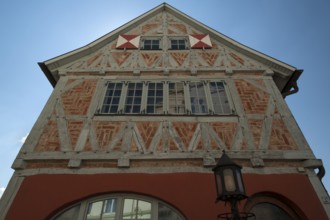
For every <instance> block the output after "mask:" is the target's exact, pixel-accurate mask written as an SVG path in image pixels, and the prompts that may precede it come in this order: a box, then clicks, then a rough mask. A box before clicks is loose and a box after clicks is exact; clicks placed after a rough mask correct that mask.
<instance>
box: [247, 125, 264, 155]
mask: <svg viewBox="0 0 330 220" xmlns="http://www.w3.org/2000/svg"><path fill="white" fill-rule="evenodd" d="M248 123H249V127H250V130H251V133H252V135H253V139H254V145H255V146H256V149H258V147H259V143H260V138H261V132H262V130H261V128H262V124H263V121H262V120H249V122H248Z"/></svg>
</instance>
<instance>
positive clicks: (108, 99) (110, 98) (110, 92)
mask: <svg viewBox="0 0 330 220" xmlns="http://www.w3.org/2000/svg"><path fill="white" fill-rule="evenodd" d="M121 88H122V83H108V87H107V91H106V93H105V97H104V101H103V106H102V109H101V113H105V114H106V113H117V111H118V103H119V99H120V96H121Z"/></svg>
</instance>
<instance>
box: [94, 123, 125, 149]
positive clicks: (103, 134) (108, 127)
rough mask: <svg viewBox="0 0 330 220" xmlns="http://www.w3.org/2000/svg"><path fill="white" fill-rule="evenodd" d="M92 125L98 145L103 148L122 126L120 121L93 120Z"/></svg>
mask: <svg viewBox="0 0 330 220" xmlns="http://www.w3.org/2000/svg"><path fill="white" fill-rule="evenodd" d="M94 127H95V131H96V138H97V142H98V144H99V147H100V149H102V150H105V148H106V147H107V146H108V145H109V144H110V142H111V140H112V139H113V138H114V137H115V135H116V134H117V133H118V131H119V130H120V128H121V127H122V122H111V121H95V122H94Z"/></svg>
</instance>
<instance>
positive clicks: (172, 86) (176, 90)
mask: <svg viewBox="0 0 330 220" xmlns="http://www.w3.org/2000/svg"><path fill="white" fill-rule="evenodd" d="M168 93H169V96H168V105H169V114H184V113H185V112H186V106H185V101H184V87H183V82H174V83H169V88H168Z"/></svg>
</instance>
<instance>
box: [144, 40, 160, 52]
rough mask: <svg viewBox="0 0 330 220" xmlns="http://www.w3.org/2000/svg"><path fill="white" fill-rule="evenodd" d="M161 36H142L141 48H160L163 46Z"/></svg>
mask: <svg viewBox="0 0 330 220" xmlns="http://www.w3.org/2000/svg"><path fill="white" fill-rule="evenodd" d="M160 44H161V38H156V37H155V38H153V37H148V38H142V40H141V49H143V50H160V49H161V48H162V47H161V45H160Z"/></svg>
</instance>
